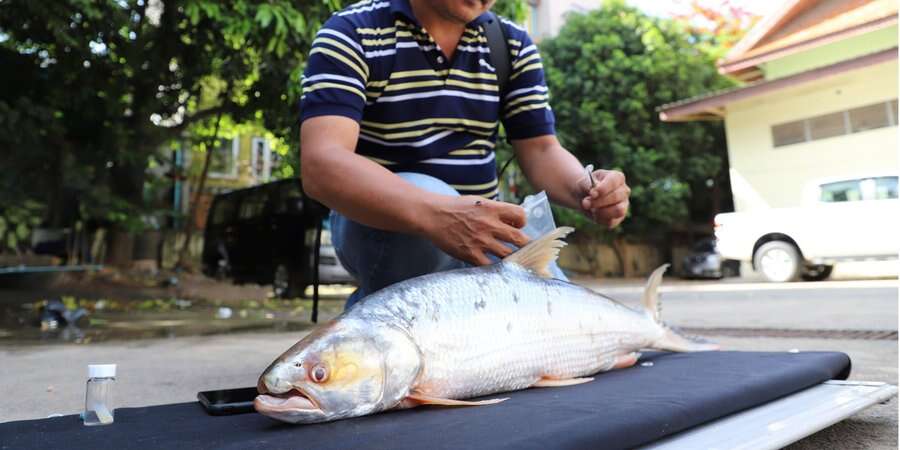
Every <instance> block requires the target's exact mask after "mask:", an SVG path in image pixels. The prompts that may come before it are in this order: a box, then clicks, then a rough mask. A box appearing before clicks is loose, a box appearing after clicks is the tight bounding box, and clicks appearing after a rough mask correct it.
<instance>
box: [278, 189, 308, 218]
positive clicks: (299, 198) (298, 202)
mask: <svg viewBox="0 0 900 450" xmlns="http://www.w3.org/2000/svg"><path fill="white" fill-rule="evenodd" d="M280 190H281V199H280V200H279V202H278V207H277V212H278V213H280V214H290V215H298V216H299V215H301V214H303V194H302V193H301V192H300V186H298V185H297V183H296V182H294V181H291V182H288V183H285V184H284V185H283V186H281V189H280Z"/></svg>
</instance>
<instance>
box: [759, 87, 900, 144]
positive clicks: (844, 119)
mask: <svg viewBox="0 0 900 450" xmlns="http://www.w3.org/2000/svg"><path fill="white" fill-rule="evenodd" d="M892 125H897V100H896V99H894V100H890V101H887V102H879V103H875V104H871V105H866V106H861V107H859V108H853V109H850V110H846V111H838V112H835V113H831V114H825V115H821V116H816V117H810V118H807V119H802V120H796V121H793V122H787V123H782V124H778V125H772V146H773V147H783V146H785V145H791V144H799V143H801V142H809V141H815V140H818V139H827V138H830V137H835V136H842V135H845V134H851V133H860V132H863V131H867V130H874V129H877V128H884V127H889V126H892Z"/></svg>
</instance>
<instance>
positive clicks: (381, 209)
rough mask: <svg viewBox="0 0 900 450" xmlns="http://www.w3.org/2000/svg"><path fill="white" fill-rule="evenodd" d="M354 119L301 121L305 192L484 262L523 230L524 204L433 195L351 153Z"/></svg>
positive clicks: (366, 220) (519, 238)
mask: <svg viewBox="0 0 900 450" xmlns="http://www.w3.org/2000/svg"><path fill="white" fill-rule="evenodd" d="M358 137H359V124H358V123H357V122H356V121H354V120H352V119H350V118H347V117H342V116H317V117H312V118H309V119H307V120H304V121H303V124H302V125H301V127H300V142H301V152H300V161H301V165H300V167H301V177H302V180H303V188H304V190H305V191H306V193H307V194H308V195H309V196H311V197H313V198H315V199H316V200H319V201H320V202H322V203H324V204H325V205H327V206H328V207H330V208H332V209H334V210H336V211H338V212H340V213H341V214H343V215H345V216H347V217H348V218H350V219H352V220H354V221H357V222H359V223H362V224H365V225H368V226H371V227H374V228H379V229H383V230H388V231H398V232H403V233H411V234H419V235H422V236H424V237H426V238H427V239H429V240H431V241H432V242H434V244H435V245H436V246H437V247H438V248H440V249H442V250H444V251H445V252H447V253H448V254H450V255H452V256H454V257H456V258H458V259H461V260H463V261H467V262H470V263H472V264H479V265H481V264H489V263H490V262H491V261H490V260H489V259H488V258H487V256H485V253H493V254H495V255H497V256H499V257H504V256H506V255H508V254H509V253H510V252H511V250H510V249H509V248H508V247H506V246H504V245H503V242H510V243H513V244H516V245H519V246H522V245H524V244H526V243H527V242H528V237H527V236H526V235H525V234H524V233H522V231H521V230H519V228H521V227H523V226H524V225H525V212H524V211H523V210H522V208H521V207H519V206H516V205H510V204H506V203H501V202H495V201H492V200H487V199H483V198H481V197H475V196H463V197H450V196H445V195H439V194H434V193H431V192H428V191H425V190H422V189H419V188H417V187H416V186H414V185H412V184H410V183H407V182H406V181H405V180H403V179H402V178H400V177H398V176H397V175H395V174H393V173H391V172H390V171H389V170H387V169H385V168H384V167H382V166H380V165H378V164H377V163H375V162H373V161H370V160H369V159H367V158H365V157H362V156H360V155H357V154H356V153H355V152H354V149H355V148H356V141H357V139H358Z"/></svg>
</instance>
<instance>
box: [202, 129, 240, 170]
mask: <svg viewBox="0 0 900 450" xmlns="http://www.w3.org/2000/svg"><path fill="white" fill-rule="evenodd" d="M220 142H221V145H219V146H218V147H215V148H213V149H212V152H213V154H212V158H211V159H210V161H209V176H210V177H213V178H237V176H238V164H237V162H238V151H239V150H240V142H239V141H238V139H237V138H234V139H230V140H224V141H220Z"/></svg>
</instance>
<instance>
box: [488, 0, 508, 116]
mask: <svg viewBox="0 0 900 450" xmlns="http://www.w3.org/2000/svg"><path fill="white" fill-rule="evenodd" d="M490 14H491V19H490V20H488V21H487V23H486V24H485V28H484V31H485V33H486V34H487V42H488V48H489V49H490V50H491V62H493V63H494V69H495V70H497V81H498V82H499V84H500V99H501V103H502V99H503V94H504V93H505V92H506V84H507V82H508V81H509V73H510V72H511V70H512V66H511V65H510V61H509V46H508V45H507V43H506V33H504V32H503V26H501V24H500V17H498V16H497V15H496V14H494V13H493V12H491V13H490Z"/></svg>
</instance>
